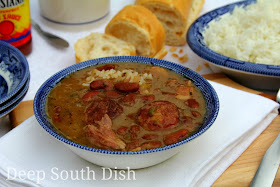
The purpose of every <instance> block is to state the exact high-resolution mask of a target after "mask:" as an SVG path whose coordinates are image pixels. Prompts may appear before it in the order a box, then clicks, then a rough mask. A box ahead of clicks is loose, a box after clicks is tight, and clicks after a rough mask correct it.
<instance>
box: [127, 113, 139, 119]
mask: <svg viewBox="0 0 280 187" xmlns="http://www.w3.org/2000/svg"><path fill="white" fill-rule="evenodd" d="M136 115H137V114H136V113H131V114H127V115H126V117H128V118H130V119H135V118H136Z"/></svg>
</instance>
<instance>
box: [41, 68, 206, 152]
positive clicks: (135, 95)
mask: <svg viewBox="0 0 280 187" xmlns="http://www.w3.org/2000/svg"><path fill="white" fill-rule="evenodd" d="M111 66H112V67H113V66H114V67H113V68H112V67H111ZM97 68H99V69H100V70H103V72H107V71H110V70H111V69H114V70H116V71H122V70H133V71H134V72H138V73H139V74H142V75H143V74H145V73H146V74H145V75H149V74H151V75H152V78H146V79H145V81H144V83H141V85H140V83H139V81H136V82H134V83H132V82H130V83H127V82H126V80H124V81H123V80H122V81H119V79H118V78H116V79H114V80H113V79H98V80H94V81H92V82H93V83H92V82H90V84H87V82H88V80H89V78H88V77H89V76H90V75H91V72H93V71H98V70H97ZM100 72H101V71H100ZM146 77H147V76H146ZM148 77H149V76H148ZM150 77H151V76H150ZM137 86H138V87H137ZM137 88H138V89H137ZM46 109H47V115H48V117H49V120H50V122H51V123H52V125H53V126H54V127H55V128H56V129H57V130H58V132H59V133H61V134H62V135H63V136H65V137H66V138H67V139H69V140H71V141H73V142H76V143H79V144H82V145H85V146H89V147H94V148H99V149H107V150H123V151H135V150H145V149H152V148H157V147H162V146H166V145H169V144H172V143H175V142H178V141H181V140H183V139H185V138H187V137H188V136H190V135H192V134H193V133H194V132H196V131H197V130H198V129H199V128H200V126H201V124H202V122H203V119H204V116H205V113H206V103H205V100H204V98H203V95H202V93H201V92H200V90H199V89H198V88H197V87H196V86H195V85H194V84H193V82H192V81H190V80H188V79H187V78H185V77H183V76H181V75H179V74H177V73H174V72H172V71H170V70H167V69H163V68H160V67H156V66H151V65H146V64H139V63H118V64H113V65H112V64H110V65H109V66H106V65H105V66H104V65H99V66H94V67H89V68H86V69H83V70H80V71H77V72H75V73H72V74H70V75H68V76H67V77H66V78H64V79H63V80H61V81H60V82H59V83H58V84H57V85H56V86H55V87H54V88H53V89H52V91H51V92H50V94H49V96H48V98H47V104H46Z"/></svg>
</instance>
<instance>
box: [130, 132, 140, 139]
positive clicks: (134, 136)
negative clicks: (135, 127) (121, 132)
mask: <svg viewBox="0 0 280 187" xmlns="http://www.w3.org/2000/svg"><path fill="white" fill-rule="evenodd" d="M137 137H138V135H137V134H136V133H134V132H132V133H130V139H131V140H136V139H137Z"/></svg>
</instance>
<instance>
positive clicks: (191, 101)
mask: <svg viewBox="0 0 280 187" xmlns="http://www.w3.org/2000/svg"><path fill="white" fill-rule="evenodd" d="M185 104H186V105H188V106H189V107H190V108H198V107H199V103H198V102H197V101H196V100H195V99H188V100H187V101H186V102H185Z"/></svg>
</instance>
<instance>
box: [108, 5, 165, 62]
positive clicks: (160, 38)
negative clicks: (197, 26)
mask: <svg viewBox="0 0 280 187" xmlns="http://www.w3.org/2000/svg"><path fill="white" fill-rule="evenodd" d="M105 33H106V34H110V35H112V36H115V37H116V38H119V39H122V40H124V41H127V42H129V43H132V44H133V45H134V46H135V47H136V55H139V56H147V57H154V58H163V57H164V56H165V55H166V53H167V51H166V49H165V42H164V41H165V31H164V28H163V26H162V24H161V23H160V21H159V20H158V19H157V17H156V16H155V15H154V14H153V13H152V12H151V11H150V10H148V9H147V8H145V7H143V6H139V5H128V6H126V7H124V8H123V9H122V10H120V11H119V12H118V13H117V14H116V15H115V16H114V17H113V18H112V20H111V21H110V22H109V23H108V25H107V26H106V28H105Z"/></svg>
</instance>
